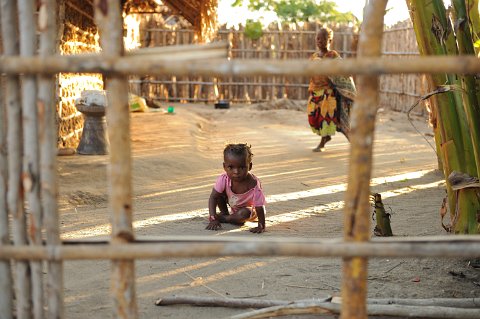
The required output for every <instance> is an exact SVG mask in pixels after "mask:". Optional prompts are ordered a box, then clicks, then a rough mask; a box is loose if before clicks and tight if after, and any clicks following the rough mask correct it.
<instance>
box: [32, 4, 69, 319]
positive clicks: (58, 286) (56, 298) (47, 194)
mask: <svg viewBox="0 0 480 319" xmlns="http://www.w3.org/2000/svg"><path fill="white" fill-rule="evenodd" d="M56 12H57V6H56V5H55V1H54V0H42V1H41V2H40V10H39V18H38V27H39V31H40V55H41V56H45V57H48V56H50V55H52V54H54V53H55V51H56V47H57V46H56V44H57V41H56V39H57V33H56V26H57V25H58V23H57V15H56ZM38 81H39V82H38V101H37V105H38V113H39V137H40V174H41V180H42V184H41V194H42V198H43V211H44V213H45V215H44V225H45V233H46V236H47V245H60V244H61V241H60V229H59V220H58V206H57V196H58V181H57V163H56V151H57V147H56V144H57V132H56V130H55V127H56V126H55V111H56V108H55V99H54V93H55V87H54V83H55V82H54V81H55V78H54V77H53V76H44V75H42V76H40V77H39V79H38ZM47 274H48V275H47V298H48V308H47V317H48V318H51V319H58V318H64V317H65V314H64V307H63V263H62V262H61V261H51V262H49V263H48V272H47Z"/></svg>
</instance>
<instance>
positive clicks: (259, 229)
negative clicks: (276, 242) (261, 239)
mask: <svg viewBox="0 0 480 319" xmlns="http://www.w3.org/2000/svg"><path fill="white" fill-rule="evenodd" d="M250 231H251V232H252V233H255V234H261V233H263V232H264V231H265V227H263V226H261V225H258V226H257V227H254V228H250Z"/></svg>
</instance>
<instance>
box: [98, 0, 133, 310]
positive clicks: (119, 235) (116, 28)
mask: <svg viewBox="0 0 480 319" xmlns="http://www.w3.org/2000/svg"><path fill="white" fill-rule="evenodd" d="M95 20H96V22H97V25H98V27H99V31H100V40H101V45H102V48H103V52H104V54H105V55H108V56H120V55H123V53H124V52H123V51H124V48H123V38H122V36H123V25H122V15H121V8H120V2H119V1H116V0H107V1H105V0H95ZM106 89H107V98H108V108H107V114H106V115H107V123H108V137H109V139H110V165H109V167H108V169H109V172H108V173H109V174H108V176H109V209H110V212H111V220H112V238H111V243H112V244H113V245H122V244H125V243H128V242H129V241H132V240H133V238H134V234H133V227H132V185H131V171H132V163H131V146H130V112H129V107H128V81H127V78H126V77H123V76H110V77H108V78H107V81H106ZM111 287H112V294H113V302H114V309H113V316H114V318H125V319H126V318H132V319H133V318H137V317H138V314H137V303H136V296H135V264H134V261H132V260H129V261H127V260H114V261H112V278H111Z"/></svg>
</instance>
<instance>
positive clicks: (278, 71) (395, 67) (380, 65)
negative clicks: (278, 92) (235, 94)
mask: <svg viewBox="0 0 480 319" xmlns="http://www.w3.org/2000/svg"><path fill="white" fill-rule="evenodd" d="M198 55H199V53H196V52H192V54H191V56H186V55H182V56H181V57H182V59H181V60H175V55H170V56H169V57H168V58H167V57H164V58H163V57H159V58H154V57H149V58H146V57H145V56H131V57H111V56H105V55H103V54H92V55H85V56H51V57H45V58H42V57H12V56H2V57H0V73H6V74H19V73H20V74H55V73H60V72H70V73H104V74H120V75H135V74H136V75H144V74H150V75H165V74H176V75H177V76H180V75H191V74H194V75H210V76H222V75H223V76H235V75H240V76H250V75H289V76H301V75H306V76H312V75H315V74H323V75H349V74H362V75H381V74H389V73H390V74H400V73H415V74H418V73H455V74H476V73H480V59H478V58H476V57H474V56H456V57H452V56H428V57H415V58H411V59H408V60H406V59H393V58H392V59H381V58H356V59H354V58H347V59H343V60H332V61H315V62H313V61H309V60H303V59H302V60H290V61H277V60H262V61H259V60H257V59H246V60H240V61H239V60H236V61H228V60H225V59H208V60H200V61H199V60H195V59H198ZM187 58H188V59H192V60H189V63H185V61H186V60H187Z"/></svg>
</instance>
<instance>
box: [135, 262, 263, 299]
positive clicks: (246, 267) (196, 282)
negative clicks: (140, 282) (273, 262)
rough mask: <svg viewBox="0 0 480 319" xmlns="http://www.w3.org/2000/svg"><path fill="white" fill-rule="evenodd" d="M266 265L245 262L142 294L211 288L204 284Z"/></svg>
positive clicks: (144, 295)
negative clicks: (244, 263) (241, 264)
mask: <svg viewBox="0 0 480 319" xmlns="http://www.w3.org/2000/svg"><path fill="white" fill-rule="evenodd" d="M267 265H268V263H267V262H264V261H261V262H254V263H249V264H246V265H243V266H240V267H236V268H233V269H229V270H225V271H222V272H219V273H216V274H214V275H211V276H208V277H205V278H203V277H195V278H193V279H192V280H193V281H192V280H191V281H188V282H184V283H182V284H178V285H174V286H170V287H167V288H164V289H159V290H156V291H150V292H149V293H147V294H143V295H142V296H143V297H147V296H159V295H162V294H166V293H171V292H172V291H177V290H183V289H191V288H194V287H199V286H204V287H205V288H207V289H211V288H209V287H208V286H206V285H207V284H209V283H211V282H214V281H218V280H222V279H224V278H226V277H230V276H234V275H236V274H239V273H241V272H246V271H252V270H254V269H257V268H261V267H265V266H267ZM185 274H186V275H188V274H187V273H186V272H185ZM189 277H190V276H189Z"/></svg>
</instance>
